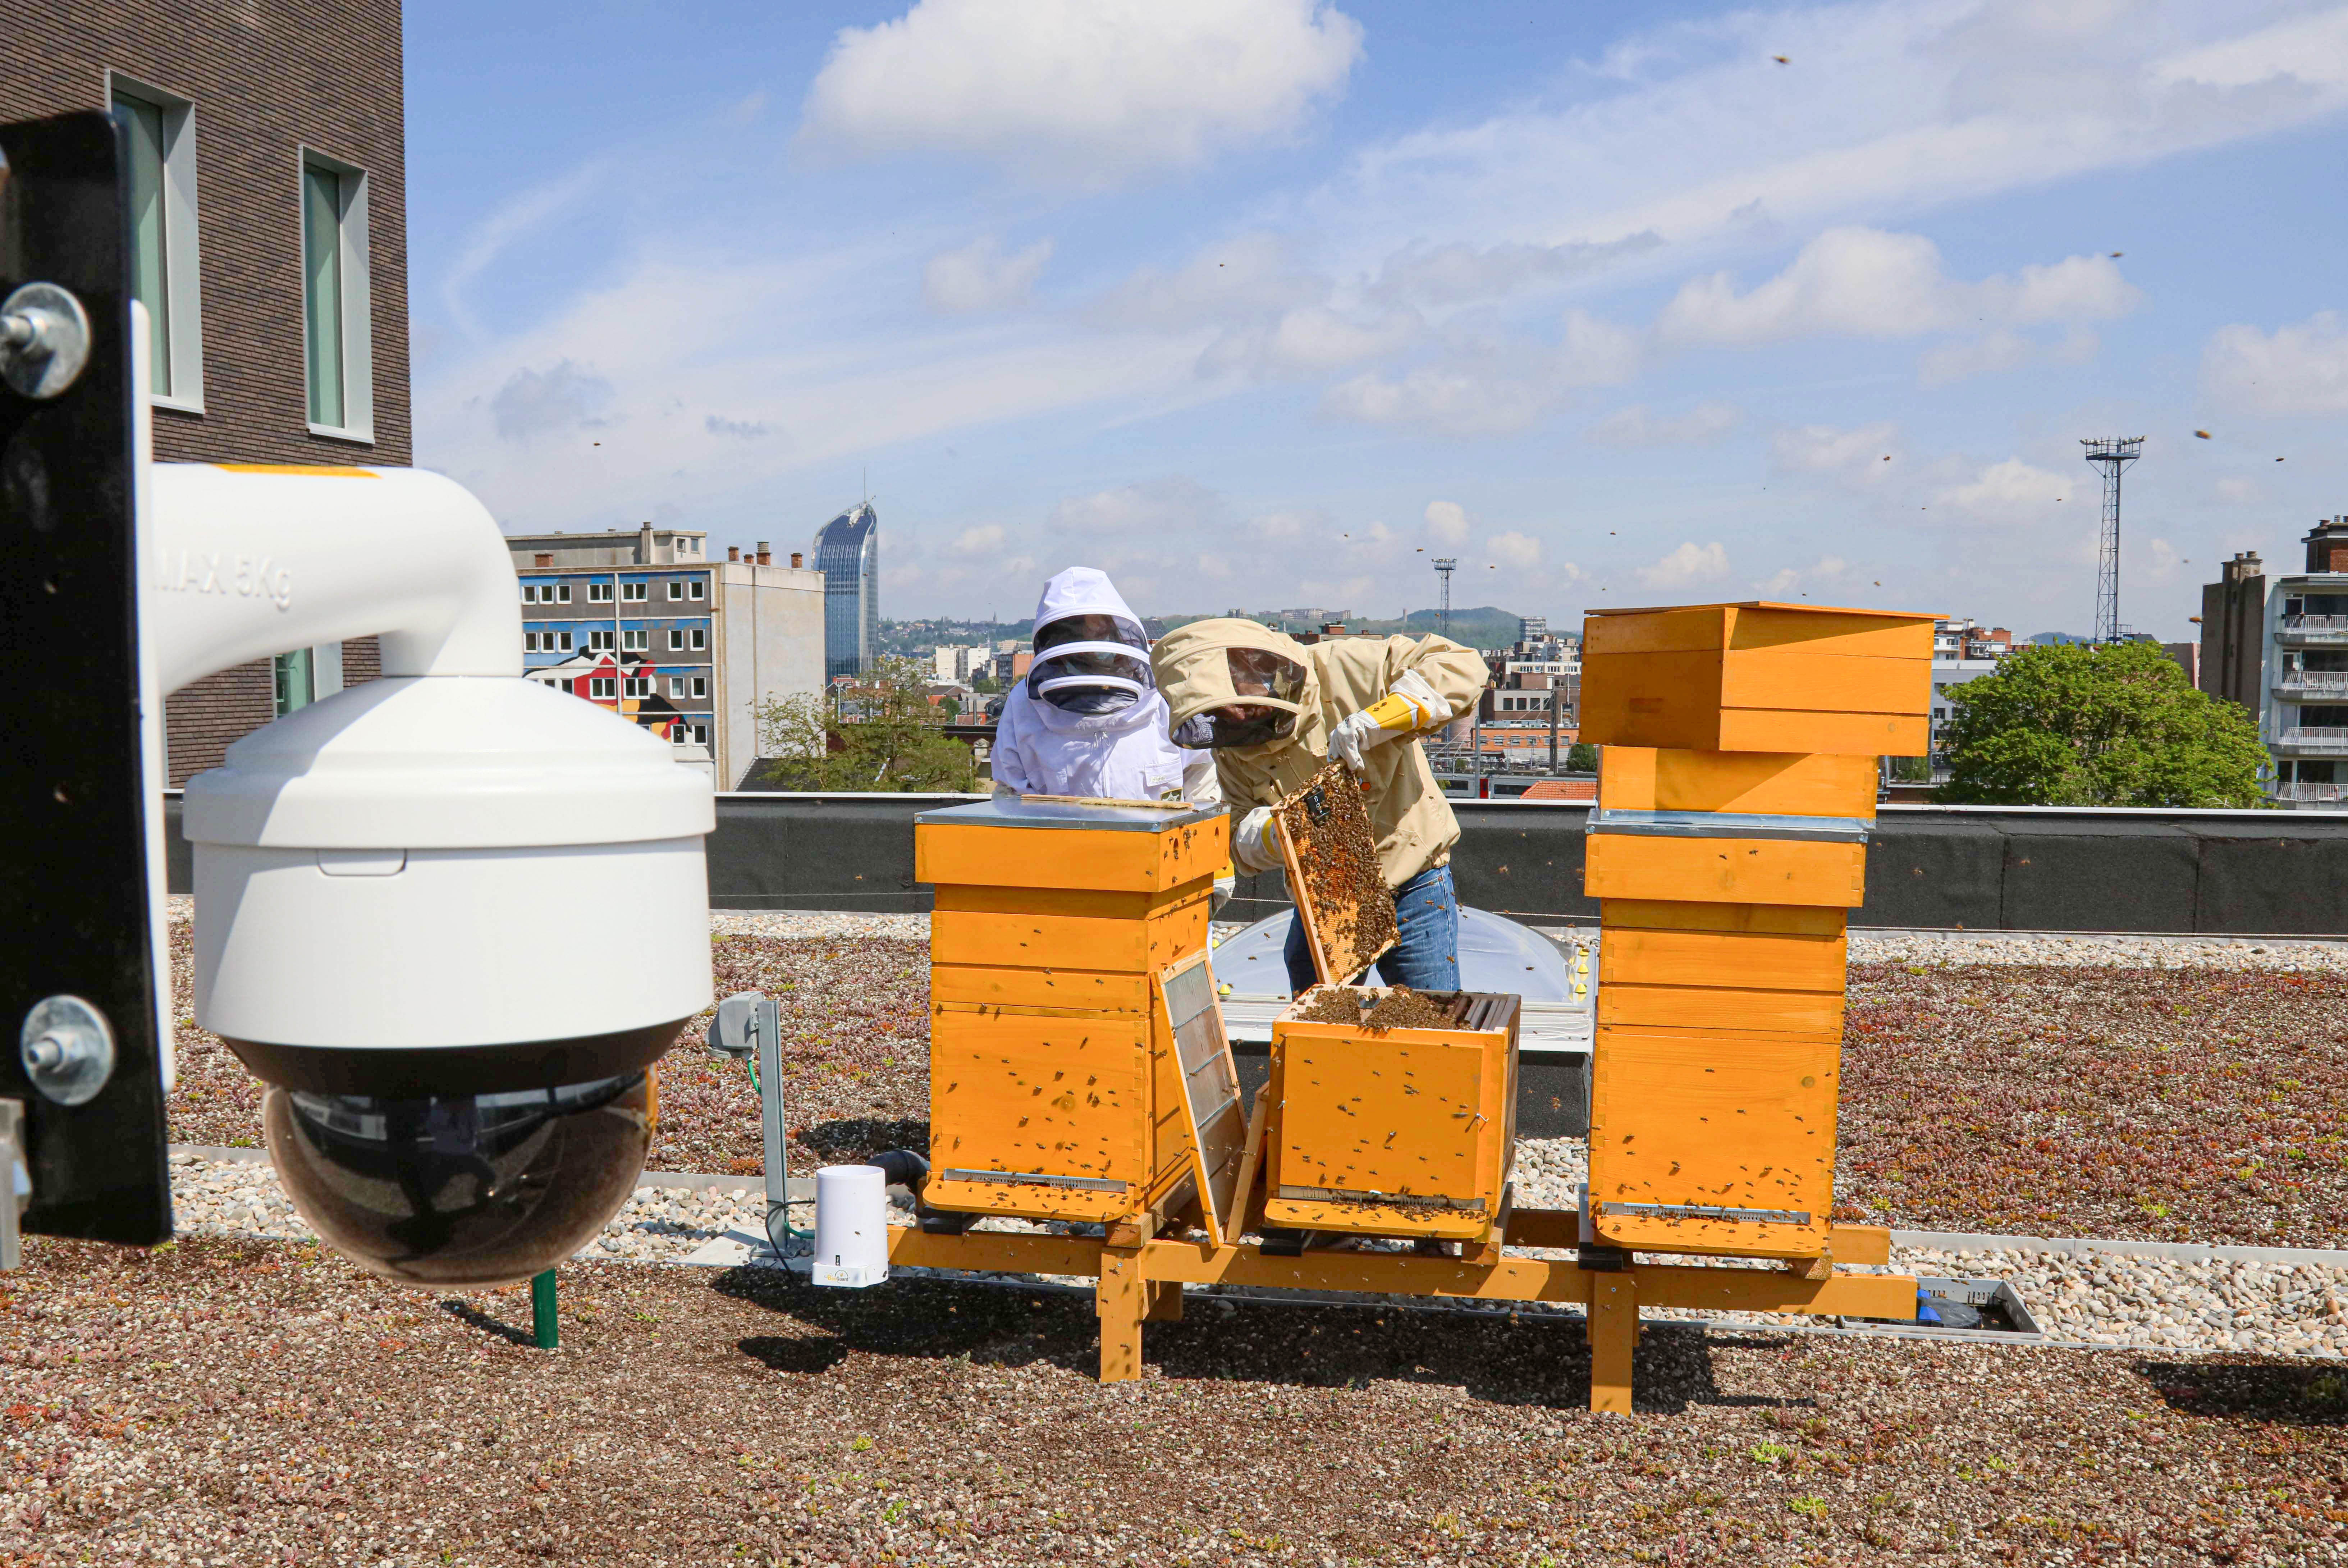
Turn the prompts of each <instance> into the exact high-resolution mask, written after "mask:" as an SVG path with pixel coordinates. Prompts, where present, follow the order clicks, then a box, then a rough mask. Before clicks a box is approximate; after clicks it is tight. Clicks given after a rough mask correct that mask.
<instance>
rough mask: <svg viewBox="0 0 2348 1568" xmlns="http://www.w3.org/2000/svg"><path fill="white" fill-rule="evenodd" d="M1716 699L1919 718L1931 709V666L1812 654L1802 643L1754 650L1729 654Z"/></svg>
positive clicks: (1919, 661)
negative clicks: (1793, 645) (1718, 697)
mask: <svg viewBox="0 0 2348 1568" xmlns="http://www.w3.org/2000/svg"><path fill="white" fill-rule="evenodd" d="M1720 700H1721V703H1722V705H1723V706H1724V707H1751V708H1773V709H1778V708H1792V709H1797V710H1815V711H1818V712H1823V713H1884V714H1902V715H1909V716H1912V717H1918V718H1921V717H1924V716H1925V715H1926V714H1927V713H1929V712H1930V711H1931V706H1932V666H1931V662H1930V661H1929V660H1925V659H1882V658H1871V657H1867V656H1863V655H1849V654H1839V653H1817V652H1813V651H1811V649H1810V647H1809V646H1808V645H1801V646H1797V647H1781V648H1756V649H1754V650H1752V651H1751V652H1748V653H1733V654H1731V655H1728V663H1727V665H1726V667H1725V669H1723V671H1722V672H1721V682H1720Z"/></svg>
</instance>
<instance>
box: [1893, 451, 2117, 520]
mask: <svg viewBox="0 0 2348 1568" xmlns="http://www.w3.org/2000/svg"><path fill="white" fill-rule="evenodd" d="M2095 482H2096V480H2095V476H2094V475H2092V474H2090V475H2087V476H2085V478H2076V477H2074V478H2065V476H2063V475H2061V474H2055V473H2049V472H2048V471H2047V470H2046V469H2041V468H2035V467H2033V466H2032V465H2031V464H2029V463H2026V462H2024V461H2023V460H2022V459H2020V458H2008V459H2005V460H2004V461H2003V462H2000V463H1992V464H1990V465H1989V466H1988V467H1986V468H1984V469H1981V470H1980V472H1979V473H1978V474H1976V475H1975V476H1974V477H1973V478H1972V479H1970V480H1965V481H1964V482H1963V483H1962V484H1953V485H1948V486H1945V487H1943V488H1942V489H1941V490H1939V491H1937V492H1936V493H1935V494H1934V495H1933V497H1932V504H1933V505H1934V506H1937V507H1940V508H1941V509H1943V510H1944V511H1953V512H1956V513H1958V514H1960V516H1961V517H1962V519H1963V520H1964V521H1971V522H1977V523H1982V524H1986V525H1990V526H2041V527H2043V526H2044V525H2047V524H2050V523H2061V522H2065V521H2074V520H2084V521H2090V522H2092V521H2094V520H2095V515H2096V514H2095V511H2094V508H2093V505H2092V503H2088V504H2086V505H2084V506H2078V508H2077V510H2076V511H2075V512H2074V513H2073V514H2071V516H2069V517H2066V515H2065V513H2064V511H2062V510H2061V506H2060V505H2058V504H2057V503H2058V502H2060V503H2062V504H2064V505H2075V504H2076V503H2075V501H2074V500H2073V498H2074V497H2075V496H2077V498H2078V500H2080V501H2084V500H2085V494H2084V493H2083V492H2085V490H2086V487H2088V486H2090V485H2093V484H2094V483H2095Z"/></svg>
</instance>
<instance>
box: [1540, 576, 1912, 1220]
mask: <svg viewBox="0 0 2348 1568" xmlns="http://www.w3.org/2000/svg"><path fill="white" fill-rule="evenodd" d="M1932 622H1933V617H1932V616H1931V615H1920V614H1894V613H1889V612H1876V611H1866V610H1828V609H1823V608H1813V607H1811V606H1809V605H1806V604H1776V603H1748V604H1707V605H1695V606H1687V607H1679V608H1671V609H1658V610H1623V611H1608V612H1596V613H1593V614H1591V616H1590V617H1589V619H1588V621H1587V623H1586V624H1585V627H1584V633H1583V644H1582V685H1581V703H1582V709H1581V738H1582V739H1583V740H1585V741H1589V742H1592V743H1595V744H1597V745H1600V746H1601V747H1602V748H1604V749H1603V751H1602V752H1601V761H1600V774H1599V804H1598V807H1597V809H1596V810H1593V811H1592V812H1591V832H1590V838H1589V841H1588V858H1587V861H1586V870H1585V873H1584V882H1583V886H1584V890H1585V892H1587V893H1588V894H1589V896H1591V897H1592V898H1595V899H1597V900H1599V901H1600V927H1601V942H1600V947H1599V966H1600V970H1601V975H1600V981H1601V984H1600V986H1599V992H1598V1026H1597V1041H1596V1047H1595V1049H1594V1051H1593V1052H1592V1057H1591V1127H1590V1205H1591V1218H1592V1222H1593V1224H1594V1226H1595V1229H1596V1233H1597V1235H1598V1237H1599V1239H1600V1240H1601V1242H1604V1243H1610V1244H1612V1245H1615V1246H1619V1247H1624V1248H1632V1249H1636V1250H1639V1251H1643V1252H1664V1253H1669V1252H1685V1253H1721V1254H1726V1255H1734V1256H1749V1257H1774V1258H1789V1259H1798V1258H1818V1257H1821V1256H1823V1255H1825V1253H1826V1252H1827V1249H1828V1223H1829V1220H1830V1217H1831V1212H1832V1210H1833V1207H1834V1190H1833V1187H1834V1160H1835V1109H1836V1096H1837V1086H1838V1078H1839V1066H1840V1059H1841V1041H1842V1021H1843V988H1844V950H1845V938H1844V926H1845V922H1846V920H1847V918H1848V916H1847V912H1848V911H1849V910H1850V909H1853V908H1856V907H1858V906H1859V904H1860V903H1862V902H1863V901H1864V898H1865V896H1866V876H1867V863H1866V856H1867V846H1866V840H1867V830H1868V829H1869V826H1870V825H1871V823H1872V821H1873V820H1874V815H1875V797H1876V776H1877V774H1876V770H1877V758H1879V757H1883V756H1895V757H1912V756H1921V755H1922V754H1923V753H1924V751H1925V750H1926V748H1927V727H1926V716H1927V713H1928V711H1929V707H1930V700H1931V653H1932Z"/></svg>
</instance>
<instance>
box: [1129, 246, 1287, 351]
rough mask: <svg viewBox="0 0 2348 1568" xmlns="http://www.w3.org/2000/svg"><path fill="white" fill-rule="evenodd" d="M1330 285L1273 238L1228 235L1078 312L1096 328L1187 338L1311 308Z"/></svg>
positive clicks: (1148, 270)
mask: <svg viewBox="0 0 2348 1568" xmlns="http://www.w3.org/2000/svg"><path fill="white" fill-rule="evenodd" d="M1329 290H1330V281H1329V279H1327V278H1326V277H1323V276H1321V275H1320V274H1318V273H1313V272H1310V271H1308V270H1306V269H1304V268H1303V267H1302V266H1300V265H1298V264H1297V263H1296V261H1295V259H1294V258H1293V256H1292V254H1291V253H1290V246H1289V242H1288V241H1287V240H1285V239H1284V238H1282V236H1280V235H1278V234H1266V233H1244V234H1234V235H1232V236H1231V238H1230V239H1228V240H1224V241H1221V242H1218V243H1215V244H1211V245H1208V246H1206V247H1205V248H1203V249H1201V250H1200V251H1199V252H1198V253H1196V254H1195V255H1193V256H1192V257H1191V258H1190V259H1189V261H1188V262H1187V263H1184V264H1183V265H1182V267H1181V268H1180V269H1179V271H1176V272H1173V273H1163V272H1160V271H1159V270H1158V269H1157V268H1155V267H1143V268H1141V269H1140V270H1139V271H1138V272H1136V273H1134V274H1133V276H1132V277H1130V278H1128V279H1127V280H1126V282H1124V283H1123V284H1119V285H1118V286H1117V288H1115V289H1112V290H1111V291H1110V292H1109V293H1107V294H1105V295H1103V296H1102V297H1101V298H1100V299H1099V300H1097V301H1096V302H1095V303H1094V304H1093V305H1092V306H1091V308H1090V309H1089V310H1088V311H1087V312H1086V315H1087V317H1088V318H1089V319H1090V320H1091V321H1092V322H1093V324H1094V325H1097V326H1104V327H1110V328H1129V327H1142V328H1148V329H1150V330H1154V331H1158V332H1188V331H1191V330H1194V329H1196V328H1199V327H1204V326H1228V325H1231V324H1233V323H1243V322H1251V321H1258V320H1262V319H1263V318H1265V317H1268V316H1274V315H1279V314H1280V313H1281V312H1283V311H1288V310H1293V309H1296V308H1299V307H1302V306H1308V305H1313V304H1322V303H1323V302H1325V301H1326V300H1327V298H1328V297H1329Z"/></svg>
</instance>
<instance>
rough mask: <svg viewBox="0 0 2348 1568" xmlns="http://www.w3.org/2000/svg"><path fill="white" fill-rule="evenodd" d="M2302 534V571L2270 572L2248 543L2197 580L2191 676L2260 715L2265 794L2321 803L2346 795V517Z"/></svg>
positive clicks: (2298, 804)
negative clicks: (2197, 633)
mask: <svg viewBox="0 0 2348 1568" xmlns="http://www.w3.org/2000/svg"><path fill="white" fill-rule="evenodd" d="M2302 544H2303V545H2304V547H2305V550H2306V558H2305V561H2304V563H2303V570H2302V571H2300V572H2298V573H2291V574H2289V575H2283V576H2269V575H2268V574H2267V573H2266V570H2265V567H2264V564H2263V563H2262V562H2260V559H2259V557H2258V556H2257V555H2256V554H2255V553H2252V552H2243V553H2240V554H2237V555H2236V556H2235V557H2234V558H2233V559H2232V560H2230V561H2229V562H2226V563H2225V565H2224V566H2223V568H2222V569H2221V572H2220V574H2219V581H2217V582H2215V583H2209V584H2207V585H2205V586H2204V587H2203V588H2202V590H2201V645H2200V656H2199V669H2198V672H2197V678H2196V680H2195V682H2194V684H2195V685H2196V686H2199V688H2200V689H2201V690H2203V691H2205V692H2208V693H2209V695H2211V696H2219V697H2224V698H2226V699H2227V700H2229V701H2230V702H2235V703H2239V704H2240V705H2241V706H2242V707H2246V708H2248V709H2250V712H2251V713H2253V714H2254V715H2256V716H2257V717H2258V723H2259V738H2260V741H2261V742H2263V743H2264V745H2265V747H2266V748H2267V755H2268V756H2269V757H2270V758H2272V764H2271V768H2270V769H2269V774H2268V783H2267V796H2268V799H2271V800H2272V801H2273V802H2274V803H2275V804H2276V805H2278V806H2283V807H2295V808H2302V809H2316V810H2322V809H2328V808H2333V807H2338V806H2341V805H2343V803H2348V516H2341V517H2332V518H2321V519H2318V520H2317V521H2316V524H2315V526H2314V527H2313V528H2312V529H2311V530H2310V531H2308V532H2307V534H2306V535H2305V536H2304V538H2303V539H2302Z"/></svg>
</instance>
